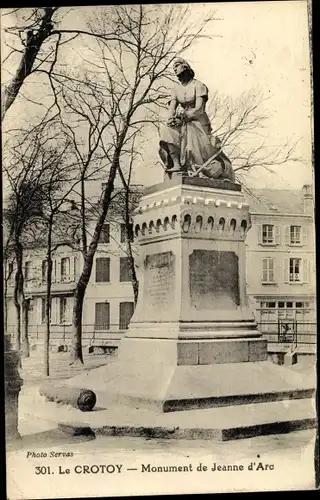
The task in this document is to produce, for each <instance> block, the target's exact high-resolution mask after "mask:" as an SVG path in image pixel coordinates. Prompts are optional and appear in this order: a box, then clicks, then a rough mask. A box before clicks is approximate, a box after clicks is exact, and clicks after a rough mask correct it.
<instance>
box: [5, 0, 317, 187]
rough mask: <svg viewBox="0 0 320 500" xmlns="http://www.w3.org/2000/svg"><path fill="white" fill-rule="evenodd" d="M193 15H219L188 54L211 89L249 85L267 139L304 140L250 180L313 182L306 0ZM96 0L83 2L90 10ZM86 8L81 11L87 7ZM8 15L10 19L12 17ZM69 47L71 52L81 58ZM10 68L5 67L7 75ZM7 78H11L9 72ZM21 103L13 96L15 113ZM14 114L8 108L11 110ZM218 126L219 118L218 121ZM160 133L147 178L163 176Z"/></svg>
mask: <svg viewBox="0 0 320 500" xmlns="http://www.w3.org/2000/svg"><path fill="white" fill-rule="evenodd" d="M190 6H191V9H192V16H193V17H194V18H196V17H197V16H198V17H199V18H200V17H201V16H203V15H205V13H206V12H208V11H209V9H210V10H212V8H214V9H215V17H216V18H217V20H215V21H213V22H211V24H210V25H209V26H208V27H207V28H206V34H208V35H210V37H211V38H206V39H201V40H199V41H198V42H197V43H196V45H195V46H194V47H193V48H192V49H190V50H189V51H188V52H186V54H185V58H186V59H187V60H188V62H189V63H190V64H191V66H192V68H193V69H194V71H195V73H196V78H197V79H199V80H200V81H202V82H203V83H205V84H206V86H207V87H208V89H209V93H212V94H213V93H214V92H215V91H218V92H219V93H220V94H224V95H228V96H230V97H231V98H233V99H236V98H237V97H238V96H239V95H240V94H241V93H242V92H245V91H248V90H249V89H251V88H255V89H259V90H260V91H261V92H262V93H263V95H264V96H265V97H268V99H267V101H265V102H264V105H263V106H264V110H263V111H264V112H265V113H266V115H267V116H268V121H267V128H266V131H265V134H266V140H267V142H268V144H274V145H275V146H280V145H282V144H285V143H286V141H287V140H289V141H298V140H299V142H298V147H297V150H296V153H297V155H298V156H301V157H303V159H304V162H303V163H300V162H299V163H293V162H289V163H288V164H286V165H282V166H280V167H278V168H277V172H276V173H267V172H265V171H262V170H261V169H256V170H253V171H252V172H251V173H250V174H249V175H248V177H247V179H246V182H247V185H249V186H251V187H253V188H254V187H256V188H264V187H268V188H270V187H273V188H282V189H283V188H292V189H299V188H301V187H302V185H303V184H306V183H311V182H312V168H311V130H312V128H311V126H312V121H311V120H312V111H311V86H310V58H309V40H308V16H307V1H306V0H297V1H287V0H283V1H277V2H269V1H264V2H232V3H231V2H230V3H228V2H224V3H216V4H215V3H210V4H190ZM90 9H91V7H90V8H89V7H86V8H85V10H86V11H87V12H88V11H89V12H90ZM85 10H83V14H84V13H85ZM70 16H73V17H70V18H69V19H68V18H66V19H65V21H64V22H65V23H67V22H69V21H70V19H72V21H73V28H75V26H81V23H82V10H81V8H80V9H79V10H78V11H77V17H76V18H75V17H74V16H75V11H73V13H70ZM6 22H8V21H7V20H6ZM66 50H69V51H70V53H69V54H65V57H66V59H68V57H69V58H71V59H70V60H72V61H73V62H74V61H75V54H74V52H71V49H66ZM4 76H5V75H4ZM4 79H5V78H4ZM17 111H18V114H19V111H20V109H19V103H17V104H16V103H15V104H14V105H13V106H12V108H11V110H10V111H9V112H10V113H12V114H11V117H13V116H14V114H16V113H17ZM9 120H10V115H9ZM213 126H214V123H213ZM157 141H158V139H157V137H156V135H155V134H151V135H150V140H148V148H147V150H146V151H144V161H143V162H142V163H141V165H140V166H139V169H138V171H137V172H136V175H135V181H136V182H139V183H142V184H145V185H148V184H155V183H157V182H161V180H162V177H163V170H162V168H161V167H160V166H156V167H155V166H154V165H155V163H156V161H157V160H158V155H157V150H158V143H157Z"/></svg>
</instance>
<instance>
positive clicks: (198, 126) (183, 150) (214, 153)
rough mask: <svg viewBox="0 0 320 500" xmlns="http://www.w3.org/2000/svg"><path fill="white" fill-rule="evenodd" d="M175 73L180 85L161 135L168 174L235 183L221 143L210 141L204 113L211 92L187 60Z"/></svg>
mask: <svg viewBox="0 0 320 500" xmlns="http://www.w3.org/2000/svg"><path fill="white" fill-rule="evenodd" d="M173 69H174V72H175V74H176V76H177V77H178V80H179V82H180V83H178V84H176V85H175V86H174V87H173V88H172V91H171V96H170V101H169V116H168V121H167V124H166V126H164V127H163V129H162V131H161V134H160V149H159V155H160V158H161V160H162V162H163V163H164V165H165V169H166V173H168V174H169V175H170V174H172V173H173V172H185V173H187V174H188V175H190V176H200V175H204V176H206V177H209V178H212V179H217V178H219V179H229V180H231V181H232V182H234V180H235V177H234V172H233V169H232V166H231V162H230V160H229V159H228V158H227V156H226V155H225V154H224V153H223V151H222V149H221V141H220V140H219V139H218V138H217V137H211V124H210V120H209V118H208V115H207V113H206V110H205V107H206V103H207V100H208V88H207V87H206V85H204V84H203V83H201V82H200V81H199V80H196V79H195V78H194V76H195V74H194V71H193V69H192V68H191V67H190V65H189V64H188V63H187V62H186V61H185V60H184V59H181V58H177V59H176V60H175V61H174V64H173Z"/></svg>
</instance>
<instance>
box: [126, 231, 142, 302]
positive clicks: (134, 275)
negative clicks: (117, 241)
mask: <svg viewBox="0 0 320 500" xmlns="http://www.w3.org/2000/svg"><path fill="white" fill-rule="evenodd" d="M128 253H129V259H130V271H131V283H132V289H133V298H134V306H135V307H136V305H137V302H138V295H139V281H138V279H137V273H136V267H135V262H134V257H133V252H132V244H131V241H129V240H128Z"/></svg>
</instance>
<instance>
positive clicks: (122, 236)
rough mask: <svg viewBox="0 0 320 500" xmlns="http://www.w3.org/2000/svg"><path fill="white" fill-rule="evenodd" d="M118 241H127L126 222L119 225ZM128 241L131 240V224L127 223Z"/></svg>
mask: <svg viewBox="0 0 320 500" xmlns="http://www.w3.org/2000/svg"><path fill="white" fill-rule="evenodd" d="M120 233H121V234H120V243H125V242H126V241H127V227H126V224H121V227H120ZM128 236H129V241H133V224H129V227H128Z"/></svg>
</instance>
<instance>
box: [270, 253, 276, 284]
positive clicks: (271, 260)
mask: <svg viewBox="0 0 320 500" xmlns="http://www.w3.org/2000/svg"><path fill="white" fill-rule="evenodd" d="M269 280H270V281H271V282H274V281H275V276H274V259H269Z"/></svg>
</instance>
